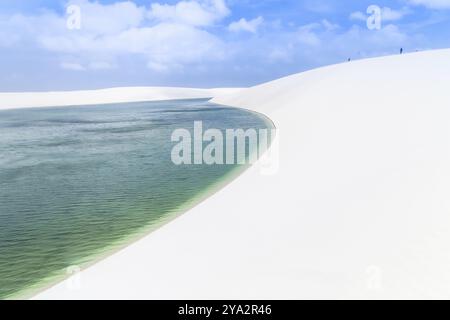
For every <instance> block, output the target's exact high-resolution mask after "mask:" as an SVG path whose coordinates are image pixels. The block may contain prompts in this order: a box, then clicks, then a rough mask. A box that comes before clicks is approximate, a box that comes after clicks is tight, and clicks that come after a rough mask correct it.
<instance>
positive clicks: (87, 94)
mask: <svg viewBox="0 0 450 320" xmlns="http://www.w3.org/2000/svg"><path fill="white" fill-rule="evenodd" d="M240 90H241V89H235V88H229V89H228V88H223V89H222V88H221V89H191V88H170V87H129V88H111V89H102V90H86V91H67V92H26V93H19V92H5V93H2V92H0V110H7V109H16V108H35V107H48V106H73V105H86V104H89V105H90V104H106V103H120V102H139V101H155V100H173V99H196V98H212V97H215V96H217V95H227V94H231V93H236V92H238V91H240Z"/></svg>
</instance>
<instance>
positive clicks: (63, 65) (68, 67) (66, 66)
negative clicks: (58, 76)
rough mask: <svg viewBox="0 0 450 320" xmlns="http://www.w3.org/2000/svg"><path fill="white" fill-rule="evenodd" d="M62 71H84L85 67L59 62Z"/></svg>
mask: <svg viewBox="0 0 450 320" xmlns="http://www.w3.org/2000/svg"><path fill="white" fill-rule="evenodd" d="M60 66H61V68H62V69H65V70H71V71H84V70H86V68H85V67H83V66H82V65H81V64H79V63H73V62H61V64H60Z"/></svg>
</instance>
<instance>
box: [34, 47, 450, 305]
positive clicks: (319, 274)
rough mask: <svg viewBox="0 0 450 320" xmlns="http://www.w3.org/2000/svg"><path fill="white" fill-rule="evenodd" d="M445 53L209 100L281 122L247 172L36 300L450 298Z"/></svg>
mask: <svg viewBox="0 0 450 320" xmlns="http://www.w3.org/2000/svg"><path fill="white" fill-rule="evenodd" d="M449 83H450V51H449V50H442V51H431V52H423V53H416V54H411V55H403V56H394V57H385V58H377V59H371V60H365V61H358V62H352V63H348V64H342V65H335V66H330V67H326V68H322V69H318V70H313V71H309V72H306V73H302V74H298V75H294V76H291V77H287V78H284V79H280V80H277V81H274V82H270V83H267V84H263V85H261V86H257V87H254V88H250V89H248V90H244V91H242V92H239V93H237V94H235V95H233V96H229V97H226V98H217V99H215V100H214V101H215V102H217V103H223V104H226V105H232V106H237V107H244V108H248V109H251V110H255V111H259V112H262V113H264V114H266V115H267V116H268V117H270V118H271V119H272V120H273V121H274V123H275V125H276V126H277V127H278V128H279V133H280V135H279V137H280V167H279V172H278V173H277V174H275V175H272V176H264V175H261V174H260V173H259V171H258V170H257V168H256V167H255V168H252V169H250V170H249V171H247V172H246V173H244V174H243V175H242V176H241V177H239V178H238V179H237V180H236V181H234V182H233V183H232V184H230V185H229V186H228V187H227V188H225V189H223V190H222V191H220V192H219V193H218V194H216V195H214V196H212V197H211V198H209V199H208V200H207V201H205V202H203V203H202V204H200V205H199V206H197V207H196V208H194V209H192V210H190V211H189V212H188V213H187V214H185V215H183V216H182V217H180V218H178V219H176V220H175V221H173V222H171V223H169V224H168V225H166V226H164V227H163V228H161V229H159V230H158V231H156V232H154V233H152V234H151V235H149V236H147V237H146V238H144V239H142V240H140V241H138V242H137V243H135V244H133V245H131V246H129V247H128V248H126V249H125V250H122V251H121V252H118V253H117V254H114V255H113V256H111V257H109V258H107V259H105V260H103V261H101V262H99V263H98V264H96V265H94V266H93V267H91V268H88V269H87V270H84V271H83V272H82V273H81V289H79V290H70V289H68V288H69V287H68V286H67V282H63V283H60V284H58V285H56V286H55V287H53V288H51V289H49V290H47V291H45V292H43V293H42V294H40V295H38V296H37V297H36V298H38V299H53V298H58V299H78V298H85V299H96V298H105V299H116V298H124V299H131V298H136V299H153V298H156V299H165V298H170V299H216V298H228V299H229V298H232V299H241V298H243V299H260V298H263V299H281V298H286V299H301V298H329V299H345V298H356V299H366V298H388V299H389V298H407V299H408V298H450V196H449V195H450V125H449V119H450V90H449Z"/></svg>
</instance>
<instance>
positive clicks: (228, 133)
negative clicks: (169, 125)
mask: <svg viewBox="0 0 450 320" xmlns="http://www.w3.org/2000/svg"><path fill="white" fill-rule="evenodd" d="M224 131H225V133H224V132H223V130H220V129H211V128H210V129H207V130H204V126H203V122H202V121H195V122H194V129H193V132H191V131H189V130H188V129H184V128H180V129H176V130H175V131H173V133H172V136H171V141H172V143H175V145H174V146H173V148H172V152H171V159H172V162H173V163H174V164H175V165H246V164H251V165H255V164H258V165H259V168H260V171H261V173H262V174H267V175H269V174H274V173H276V172H277V170H278V166H279V132H278V130H276V129H226V130H224Z"/></svg>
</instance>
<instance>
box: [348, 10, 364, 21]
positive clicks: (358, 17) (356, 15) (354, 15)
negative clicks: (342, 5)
mask: <svg viewBox="0 0 450 320" xmlns="http://www.w3.org/2000/svg"><path fill="white" fill-rule="evenodd" d="M350 20H357V21H366V20H367V15H366V14H364V13H362V12H361V11H356V12H352V13H351V14H350Z"/></svg>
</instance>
